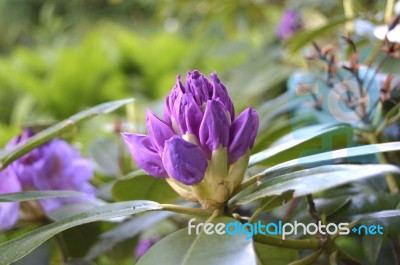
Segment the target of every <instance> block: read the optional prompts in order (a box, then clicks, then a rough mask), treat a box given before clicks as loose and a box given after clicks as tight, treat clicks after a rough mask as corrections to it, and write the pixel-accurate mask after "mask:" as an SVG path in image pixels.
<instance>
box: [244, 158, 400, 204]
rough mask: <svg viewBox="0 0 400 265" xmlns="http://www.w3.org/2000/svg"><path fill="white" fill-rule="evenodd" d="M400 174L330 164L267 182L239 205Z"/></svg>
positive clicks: (378, 167) (390, 168)
mask: <svg viewBox="0 0 400 265" xmlns="http://www.w3.org/2000/svg"><path fill="white" fill-rule="evenodd" d="M389 172H391V173H399V172H400V170H399V168H398V167H395V166H393V165H330V166H321V167H316V168H312V169H305V170H300V171H296V172H293V173H288V174H285V175H282V176H279V177H275V178H272V179H269V180H266V181H265V183H263V184H261V185H260V186H259V187H258V188H257V189H256V190H255V191H254V192H253V193H251V194H249V195H247V196H245V197H244V198H241V199H239V200H238V201H237V202H236V203H237V204H239V205H242V204H246V203H249V202H252V201H254V200H257V199H260V198H263V197H266V196H274V195H281V194H282V193H284V192H286V191H289V190H294V195H293V196H294V197H299V196H303V195H307V194H312V193H315V192H319V191H323V190H326V189H329V188H333V187H336V186H339V185H343V184H346V183H349V182H352V181H356V180H360V179H363V178H368V177H373V176H376V175H379V174H385V173H389Z"/></svg>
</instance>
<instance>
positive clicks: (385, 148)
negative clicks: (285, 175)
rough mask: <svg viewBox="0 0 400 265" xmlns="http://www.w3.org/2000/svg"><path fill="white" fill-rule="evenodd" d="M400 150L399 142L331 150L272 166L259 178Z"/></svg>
mask: <svg viewBox="0 0 400 265" xmlns="http://www.w3.org/2000/svg"><path fill="white" fill-rule="evenodd" d="M398 150H400V142H390V143H383V144H370V145H363V146H357V147H350V148H344V149H339V150H333V151H329V152H324V153H320V154H316V155H311V156H306V157H302V158H297V159H293V160H290V161H287V162H284V163H281V164H278V165H275V166H272V167H270V168H268V169H266V170H265V171H263V172H262V173H261V174H259V178H263V177H265V176H268V175H271V174H272V173H277V172H282V171H286V170H288V169H293V168H300V167H310V166H312V165H315V164H317V163H326V162H332V161H334V160H338V159H343V158H347V159H349V158H354V157H360V156H366V155H372V154H377V153H383V152H392V151H398Z"/></svg>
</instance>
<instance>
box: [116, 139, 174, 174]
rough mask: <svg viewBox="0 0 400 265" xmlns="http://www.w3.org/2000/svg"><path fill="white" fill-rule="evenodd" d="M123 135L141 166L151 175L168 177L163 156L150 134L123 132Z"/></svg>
mask: <svg viewBox="0 0 400 265" xmlns="http://www.w3.org/2000/svg"><path fill="white" fill-rule="evenodd" d="M122 137H123V139H124V141H125V143H126V145H127V146H128V149H129V151H130V153H131V155H132V157H133V159H134V160H135V161H136V163H137V164H138V165H139V167H141V168H142V169H143V170H144V171H146V172H147V173H148V174H149V175H151V176H154V177H157V178H165V177H167V173H166V172H165V170H164V166H163V164H162V162H161V158H160V156H159V155H158V153H157V150H156V149H155V148H154V147H153V144H152V143H151V141H150V138H149V137H148V136H146V135H138V134H134V133H122Z"/></svg>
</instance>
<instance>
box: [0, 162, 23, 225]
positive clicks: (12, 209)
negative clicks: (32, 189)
mask: <svg viewBox="0 0 400 265" xmlns="http://www.w3.org/2000/svg"><path fill="white" fill-rule="evenodd" d="M21 190H22V188H21V184H20V183H19V181H18V178H17V176H16V175H15V173H14V171H13V170H12V168H10V167H8V168H6V169H4V170H2V171H0V194H7V193H12V192H20V191H21ZM18 214H19V202H1V203H0V229H9V228H11V227H13V226H14V224H15V223H16V222H17V220H18Z"/></svg>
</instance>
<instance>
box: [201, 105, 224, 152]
mask: <svg viewBox="0 0 400 265" xmlns="http://www.w3.org/2000/svg"><path fill="white" fill-rule="evenodd" d="M229 124H230V122H229V121H228V118H227V117H226V111H225V109H224V106H223V105H222V103H221V102H219V101H217V100H209V101H207V106H206V111H205V113H204V118H203V121H202V122H201V125H200V132H199V138H200V143H201V146H202V147H203V149H204V151H205V152H206V156H207V158H208V159H210V158H211V152H212V151H213V150H216V149H218V148H219V145H222V146H223V147H227V146H228V141H229Z"/></svg>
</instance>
